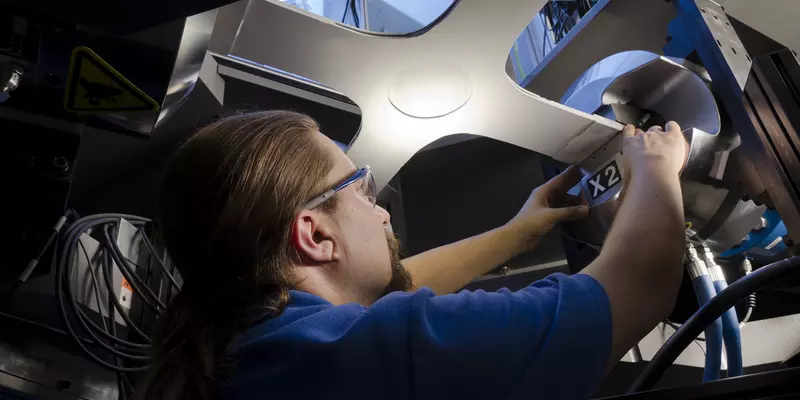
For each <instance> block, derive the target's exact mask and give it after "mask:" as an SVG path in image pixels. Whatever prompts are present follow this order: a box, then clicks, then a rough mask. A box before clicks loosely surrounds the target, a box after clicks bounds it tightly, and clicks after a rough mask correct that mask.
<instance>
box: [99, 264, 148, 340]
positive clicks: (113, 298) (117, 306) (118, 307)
mask: <svg viewBox="0 0 800 400" xmlns="http://www.w3.org/2000/svg"><path fill="white" fill-rule="evenodd" d="M110 253H111V252H108V253H106V254H105V256H106V258H107V259H106V262H104V263H103V264H104V265H103V266H104V268H105V274H104V276H105V281H106V289H107V290H108V293H109V296H108V298H109V299H111V301H112V302H113V304H114V308H115V309H116V310H117V311H118V312H119V315H120V317H122V319H123V320H124V321H125V323H126V324H127V325H128V327H129V328H131V329H133V331H134V332H136V334H137V335H139V336H140V337H141V338H142V339H144V340H145V341H147V343H151V342H152V339H150V336H148V335H147V334H145V333H144V332H142V330H141V329H139V327H138V326H137V325H136V324H135V323H134V322H133V320H131V318H130V316H128V313H126V312H125V310H123V307H122V304H120V302H119V299H117V297H116V296H113V295H111V294H110V293H114V284H113V283H112V282H111V274H112V266H111V261H110V260H108V258H110V257H111V256H110Z"/></svg>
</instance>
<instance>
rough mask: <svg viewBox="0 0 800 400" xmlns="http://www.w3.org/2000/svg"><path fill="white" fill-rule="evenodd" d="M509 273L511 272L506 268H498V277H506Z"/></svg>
mask: <svg viewBox="0 0 800 400" xmlns="http://www.w3.org/2000/svg"><path fill="white" fill-rule="evenodd" d="M509 272H511V268H508V267H506V266H503V267H502V268H500V275H503V276H506V275H508V273H509Z"/></svg>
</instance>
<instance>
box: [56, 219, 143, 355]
mask: <svg viewBox="0 0 800 400" xmlns="http://www.w3.org/2000/svg"><path fill="white" fill-rule="evenodd" d="M108 215H113V214H100V217H98V216H88V217H84V218H81V219H80V220H78V221H76V222H75V223H74V224H73V225H71V226H70V227H69V229H68V230H67V231H66V240H65V243H67V244H65V245H64V248H63V249H62V251H61V255H60V257H59V260H58V263H57V266H60V267H61V268H62V270H63V269H64V268H66V267H65V266H66V265H67V260H71V259H72V250H73V248H74V247H75V244H74V243H75V242H76V241H78V240H79V239H80V235H81V234H82V233H83V232H84V231H86V230H87V229H89V228H91V227H92V226H96V225H102V224H105V223H109V222H115V221H116V220H118V218H116V217H108ZM137 218H140V217H137ZM139 223H143V222H142V221H139ZM109 253H110V252H109V251H106V252H104V253H103V260H104V262H103V263H102V264H103V266H104V269H105V271H104V272H105V273H104V277H105V281H106V290H107V293H109V298H110V299H111V300H112V301H113V304H114V307H116V308H117V310H119V311H120V316H121V317H122V319H123V320H124V321H125V323H126V324H128V326H129V327H131V329H133V331H134V332H136V333H137V334H138V335H139V336H141V337H142V338H143V339H145V341H147V342H148V343H149V342H150V337H149V336H147V335H146V334H145V333H144V332H142V331H141V329H139V328H138V326H137V325H136V324H134V322H133V321H132V320H131V319H130V317H128V314H127V313H125V312H124V311H123V310H122V308H123V307H122V305H121V304H120V303H119V300H117V298H116V296H114V295H112V294H113V293H115V291H114V285H113V283H112V282H111V276H112V273H113V271H112V270H111V262H110V259H109V256H108V254H109ZM63 311H64V312H66V311H65V310H63ZM87 322H88V323H89V325H90V326H92V327H93V328H96V329H95V330H96V331H100V334H101V335H103V336H104V337H107V338H109V339H111V340H115V341H121V339H118V338H116V337H111V335H109V334H108V333H107V332H105V331H102V328H100V327H99V326H97V324H95V323H94V322H93V321H92V320H88V321H87ZM123 342H124V341H123ZM127 343H128V342H126V345H128V344H127ZM129 345H131V346H132V347H137V346H141V345H136V344H133V343H130V344H129Z"/></svg>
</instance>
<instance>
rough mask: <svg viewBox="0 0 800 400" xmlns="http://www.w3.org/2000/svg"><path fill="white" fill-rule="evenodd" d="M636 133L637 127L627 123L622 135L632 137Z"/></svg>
mask: <svg viewBox="0 0 800 400" xmlns="http://www.w3.org/2000/svg"><path fill="white" fill-rule="evenodd" d="M635 133H636V127H635V126H633V125H625V127H624V128H622V137H624V138H628V137H631V136H633V135H634V134H635Z"/></svg>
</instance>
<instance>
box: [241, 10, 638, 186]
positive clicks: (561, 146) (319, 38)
mask: <svg viewBox="0 0 800 400" xmlns="http://www.w3.org/2000/svg"><path fill="white" fill-rule="evenodd" d="M545 2H546V0H502V1H485V0H461V1H459V2H458V4H456V5H455V6H454V7H453V8H452V9H451V10H450V12H449V14H448V15H447V16H446V17H444V18H443V19H442V20H440V21H439V22H438V23H437V24H436V25H434V26H432V27H431V28H430V29H429V30H428V31H426V32H424V33H422V34H420V35H418V36H415V37H408V38H397V37H380V36H375V35H371V34H366V33H362V32H358V31H355V30H352V29H347V28H344V27H342V26H341V25H340V24H337V23H335V22H333V21H331V20H327V19H323V18H321V17H318V16H314V15H309V14H306V13H301V12H298V11H297V10H295V9H294V8H292V7H291V6H287V5H285V4H281V3H279V2H270V1H264V0H252V1H250V3H249V4H248V7H247V11H246V12H245V16H244V20H243V21H242V24H241V26H240V29H239V32H238V35H237V36H236V39H235V40H234V43H233V46H232V50H231V53H232V54H233V55H235V56H237V57H242V58H246V59H249V60H253V61H255V62H258V63H261V64H265V65H269V66H271V67H274V68H278V69H281V70H284V71H288V72H291V73H294V74H297V75H300V76H304V77H306V78H308V79H312V80H314V81H316V82H319V83H321V84H322V85H325V86H328V87H331V88H334V89H335V90H337V91H339V92H341V93H343V94H344V95H346V96H347V97H349V98H350V99H352V100H353V101H354V102H355V103H356V104H358V106H359V107H360V108H361V112H362V117H363V119H362V125H361V129H360V132H359V134H358V136H357V138H356V139H355V140H354V142H353V143H352V144H351V147H350V150H349V151H348V155H349V156H350V158H351V159H353V162H355V163H356V164H359V165H361V164H369V165H371V166H372V167H373V171H374V174H375V178H376V182H377V184H378V186H379V187H380V188H382V187H383V186H384V185H385V184H386V183H387V182H388V181H389V180H390V179H391V178H392V177H393V176H394V175H395V174H396V173H397V172H398V171H399V170H400V168H401V167H402V166H403V165H404V164H405V163H406V162H407V161H408V160H409V159H410V158H411V156H413V155H414V154H415V153H416V152H417V151H418V150H420V149H422V148H423V147H424V146H426V145H427V144H429V143H431V142H433V141H435V140H436V139H439V138H441V137H444V136H447V135H451V134H459V133H467V134H473V135H479V136H487V137H491V138H494V139H498V140H501V141H504V142H508V143H511V144H514V145H517V146H520V147H524V148H527V149H530V150H533V151H536V152H538V153H542V154H546V155H549V156H553V157H555V158H556V159H558V160H560V161H564V162H567V163H571V164H577V163H580V162H581V161H583V159H585V158H586V157H587V156H588V155H589V154H591V152H592V151H593V150H594V149H595V148H597V147H598V146H601V145H602V143H605V142H607V141H608V140H609V139H610V138H611V137H613V136H614V135H616V134H617V133H618V132H619V130H620V129H621V128H622V126H621V125H620V124H618V123H616V122H614V121H610V120H607V119H605V118H602V117H599V116H594V115H589V114H585V113H582V112H578V111H575V110H572V109H570V108H569V107H565V106H563V105H561V104H558V103H556V102H552V101H549V100H546V99H542V98H540V97H539V96H536V95H535V94H532V93H529V92H527V91H525V90H524V89H522V88H520V87H519V86H518V85H517V84H516V83H515V82H514V81H512V80H511V79H510V78H509V77H508V75H507V74H506V71H505V64H506V59H507V58H508V49H509V48H510V47H511V44H512V43H513V42H514V40H515V39H516V38H517V36H518V35H519V33H520V32H521V31H522V30H523V29H524V28H525V26H526V25H527V24H528V23H529V22H530V20H531V18H533V16H534V15H536V13H537V12H538V11H539V10H540V9H541V7H542V5H543V4H544V3H545ZM442 63H446V64H448V65H452V66H453V67H455V68H458V69H459V70H461V71H464V73H465V74H466V75H468V76H469V80H470V82H471V84H472V89H473V90H472V95H471V96H470V97H469V99H468V100H467V101H466V103H465V104H464V105H463V106H461V107H460V108H458V109H457V110H454V111H452V112H450V113H448V114H446V115H442V116H438V117H433V118H415V117H412V116H410V115H406V114H404V113H402V112H401V111H399V110H398V109H397V108H395V107H394V106H393V105H392V103H391V102H390V100H389V92H390V89H391V87H392V83H393V82H395V81H396V79H397V77H398V76H399V75H401V74H413V75H424V74H426V73H427V72H428V71H427V70H426V68H427V66H432V65H441V64H442ZM458 89H459V88H456V87H452V88H447V87H443V88H441V89H440V90H443V91H449V90H452V91H456V90H458ZM422 92H424V91H422ZM422 92H420V93H422ZM578 137H581V140H580V141H576V140H575V139H576V138H578Z"/></svg>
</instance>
